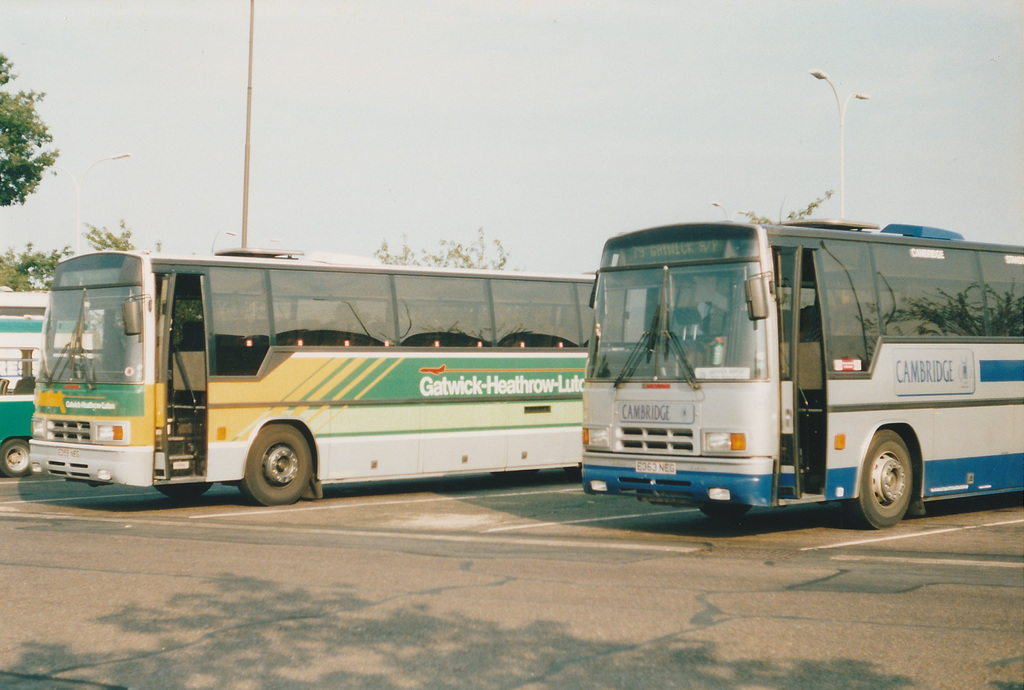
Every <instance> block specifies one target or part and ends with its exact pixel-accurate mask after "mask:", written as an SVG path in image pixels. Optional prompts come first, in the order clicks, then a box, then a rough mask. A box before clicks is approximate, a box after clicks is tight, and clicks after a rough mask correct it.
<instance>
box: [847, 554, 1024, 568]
mask: <svg viewBox="0 0 1024 690" xmlns="http://www.w3.org/2000/svg"><path fill="white" fill-rule="evenodd" d="M832 560H833V561H870V562H873V563H908V564H918V565H956V566H974V567H978V568H1020V569H1024V563H1006V562H1004V561H977V560H965V559H962V558H905V557H899V556H853V555H847V554H844V555H841V556H832Z"/></svg>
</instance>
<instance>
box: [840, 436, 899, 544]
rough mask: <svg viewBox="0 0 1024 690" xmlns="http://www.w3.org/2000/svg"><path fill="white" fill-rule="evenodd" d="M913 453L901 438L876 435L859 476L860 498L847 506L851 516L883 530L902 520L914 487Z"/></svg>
mask: <svg viewBox="0 0 1024 690" xmlns="http://www.w3.org/2000/svg"><path fill="white" fill-rule="evenodd" d="M913 479H914V473H913V467H912V465H911V464H910V451H908V450H907V444H905V443H904V442H903V439H902V438H900V436H899V434H897V433H896V432H894V431H889V430H884V431H879V432H878V433H877V434H875V437H874V438H873V439H871V446H870V447H869V448H868V452H867V455H866V456H865V457H864V465H863V466H862V467H861V473H860V495H859V496H858V497H857V498H854V499H851V500H850V501H847V502H846V503H845V504H844V507H845V508H846V510H847V513H848V515H849V516H850V517H851V518H852V519H853V520H854V522H856V523H859V524H860V525H862V526H864V527H869V528H874V529H883V528H885V527H892V526H893V525H895V524H896V523H897V522H899V521H900V520H902V519H903V516H904V515H905V514H906V512H907V508H908V507H909V506H910V499H911V496H912V494H913V486H914V481H913Z"/></svg>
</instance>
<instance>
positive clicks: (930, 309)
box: [874, 245, 985, 336]
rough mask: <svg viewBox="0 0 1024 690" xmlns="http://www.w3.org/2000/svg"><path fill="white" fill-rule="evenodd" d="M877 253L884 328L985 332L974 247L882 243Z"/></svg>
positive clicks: (893, 331) (914, 332)
mask: <svg viewBox="0 0 1024 690" xmlns="http://www.w3.org/2000/svg"><path fill="white" fill-rule="evenodd" d="M874 252H875V270H876V274H875V278H876V282H877V289H878V301H879V307H880V308H881V310H880V314H881V321H882V332H883V333H885V334H886V335H896V336H899V335H903V336H983V335H985V317H984V312H983V311H982V301H981V280H980V277H979V275H978V263H977V261H976V259H975V254H974V252H971V251H966V250H962V249H947V248H941V249H936V248H931V247H929V248H922V247H908V246H905V245H903V246H893V245H878V246H875V248H874Z"/></svg>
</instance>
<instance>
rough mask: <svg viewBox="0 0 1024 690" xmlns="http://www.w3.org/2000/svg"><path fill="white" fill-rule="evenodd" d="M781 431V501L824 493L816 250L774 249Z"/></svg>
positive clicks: (822, 375)
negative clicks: (777, 311) (777, 310)
mask: <svg viewBox="0 0 1024 690" xmlns="http://www.w3.org/2000/svg"><path fill="white" fill-rule="evenodd" d="M774 251H775V256H774V261H775V276H776V292H777V295H778V308H779V358H780V362H779V373H780V379H781V386H780V395H781V406H780V409H781V412H782V414H781V417H780V420H781V429H780V444H779V454H780V458H779V478H778V497H779V499H781V500H785V499H801V498H804V497H805V496H815V497H820V496H821V495H823V494H824V491H825V418H826V413H825V411H826V396H825V391H826V389H825V371H824V366H823V364H824V362H823V359H824V357H823V350H822V328H821V308H820V303H819V301H818V289H817V287H818V286H817V279H816V272H815V266H814V252H813V251H812V250H810V249H805V248H802V247H777V248H776V249H775V250H774Z"/></svg>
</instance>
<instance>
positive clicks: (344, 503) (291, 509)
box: [189, 487, 583, 520]
mask: <svg viewBox="0 0 1024 690" xmlns="http://www.w3.org/2000/svg"><path fill="white" fill-rule="evenodd" d="M577 492H579V493H582V492H583V489H582V487H581V488H575V487H574V488H571V489H545V490H543V491H510V492H506V493H500V494H495V493H480V494H466V495H463V496H434V497H432V498H407V499H393V500H387V501H370V502H366V501H358V500H357V499H356V498H355V497H351V498H349V499H346V500H341V499H330V502H326V501H325V502H321V503H319V504H317V505H294V506H286V507H284V508H252V509H249V510H244V511H242V510H239V511H232V512H230V513H210V514H208V515H192V516H189V520H209V519H210V518H220V517H260V516H261V515H275V514H277V513H304V512H310V511H314V510H339V509H344V508H373V507H377V506H400V505H414V504H417V503H443V502H448V501H465V500H467V499H469V498H472V499H481V498H507V497H509V496H536V495H539V494H567V493H577Z"/></svg>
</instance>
